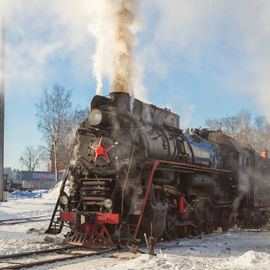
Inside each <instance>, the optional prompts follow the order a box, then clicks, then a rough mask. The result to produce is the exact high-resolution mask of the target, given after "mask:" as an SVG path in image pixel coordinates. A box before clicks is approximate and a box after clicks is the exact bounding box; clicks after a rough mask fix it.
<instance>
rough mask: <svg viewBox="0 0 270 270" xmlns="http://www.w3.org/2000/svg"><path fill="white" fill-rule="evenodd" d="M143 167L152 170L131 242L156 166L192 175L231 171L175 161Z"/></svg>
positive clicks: (162, 161)
mask: <svg viewBox="0 0 270 270" xmlns="http://www.w3.org/2000/svg"><path fill="white" fill-rule="evenodd" d="M144 165H150V166H151V165H152V170H151V174H150V177H149V180H148V184H147V189H146V193H145V197H144V201H143V205H142V208H141V211H140V216H139V220H138V223H137V226H136V229H135V233H134V235H133V240H136V237H137V235H138V231H139V229H140V225H141V222H142V218H143V213H144V209H145V206H146V202H147V199H148V195H149V192H150V188H151V185H152V180H153V177H154V173H155V171H156V170H157V168H158V166H160V165H165V167H163V168H160V169H161V170H162V169H171V170H179V171H182V172H185V173H193V172H198V171H200V172H204V173H228V174H230V173H231V171H229V170H221V169H214V168H208V167H203V166H197V165H193V164H188V163H182V162H175V161H165V160H154V161H149V162H145V163H144ZM166 165H167V166H166Z"/></svg>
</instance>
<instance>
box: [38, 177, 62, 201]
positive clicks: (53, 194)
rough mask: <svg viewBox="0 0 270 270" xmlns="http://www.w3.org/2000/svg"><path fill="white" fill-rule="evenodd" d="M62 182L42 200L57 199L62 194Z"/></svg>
mask: <svg viewBox="0 0 270 270" xmlns="http://www.w3.org/2000/svg"><path fill="white" fill-rule="evenodd" d="M62 182H63V180H62V181H59V182H58V183H57V184H56V185H55V186H54V187H53V188H51V189H50V190H49V191H48V193H47V194H44V195H43V196H42V198H44V199H47V200H48V199H57V198H58V196H59V193H60V189H61V186H62Z"/></svg>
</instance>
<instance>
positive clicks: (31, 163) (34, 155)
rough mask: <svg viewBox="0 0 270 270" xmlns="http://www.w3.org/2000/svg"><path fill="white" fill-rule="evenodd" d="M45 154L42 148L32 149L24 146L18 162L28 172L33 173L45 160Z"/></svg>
mask: <svg viewBox="0 0 270 270" xmlns="http://www.w3.org/2000/svg"><path fill="white" fill-rule="evenodd" d="M45 158H46V153H45V152H44V150H43V148H42V146H39V147H38V148H34V147H33V146H26V147H25V149H24V151H23V153H22V155H21V156H20V162H21V164H22V165H23V166H25V167H26V168H27V170H28V171H34V170H36V168H37V167H38V166H40V164H41V163H42V162H43V161H44V160H45Z"/></svg>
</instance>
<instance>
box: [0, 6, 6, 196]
mask: <svg viewBox="0 0 270 270" xmlns="http://www.w3.org/2000/svg"><path fill="white" fill-rule="evenodd" d="M1 19H2V20H1V70H0V76H1V85H0V201H3V185H4V113H5V36H6V31H5V17H4V12H3V11H2V18H1Z"/></svg>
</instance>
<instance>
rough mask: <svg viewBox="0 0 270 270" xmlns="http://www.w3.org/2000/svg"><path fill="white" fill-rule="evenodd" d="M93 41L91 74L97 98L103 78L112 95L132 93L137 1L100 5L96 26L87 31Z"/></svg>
mask: <svg viewBox="0 0 270 270" xmlns="http://www.w3.org/2000/svg"><path fill="white" fill-rule="evenodd" d="M89 30H90V33H91V34H92V35H93V36H94V37H95V39H96V52H95V54H94V55H93V57H92V59H93V64H94V68H93V73H94V75H95V77H96V80H97V91H96V92H97V94H101V93H102V86H103V83H102V78H103V77H104V76H107V77H108V78H109V79H110V81H111V88H112V89H111V91H112V92H128V93H133V87H134V82H135V81H136V79H135V78H134V77H135V74H136V73H135V72H134V70H135V64H134V44H135V35H136V33H137V31H138V30H139V21H138V0H109V1H102V2H101V3H100V5H99V8H98V10H97V24H96V26H95V27H94V28H89Z"/></svg>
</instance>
